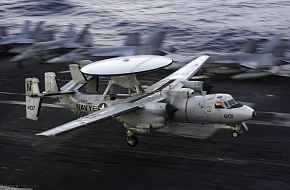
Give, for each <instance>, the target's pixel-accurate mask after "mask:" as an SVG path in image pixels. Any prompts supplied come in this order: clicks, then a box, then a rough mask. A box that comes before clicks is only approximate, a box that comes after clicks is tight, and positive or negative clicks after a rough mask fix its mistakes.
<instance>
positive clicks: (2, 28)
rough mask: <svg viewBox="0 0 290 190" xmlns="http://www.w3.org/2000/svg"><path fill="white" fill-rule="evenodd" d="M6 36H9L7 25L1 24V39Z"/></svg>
mask: <svg viewBox="0 0 290 190" xmlns="http://www.w3.org/2000/svg"><path fill="white" fill-rule="evenodd" d="M5 36H7V27H5V26H0V40H1V39H2V38H3V37H5Z"/></svg>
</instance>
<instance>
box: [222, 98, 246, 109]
mask: <svg viewBox="0 0 290 190" xmlns="http://www.w3.org/2000/svg"><path fill="white" fill-rule="evenodd" d="M224 105H225V106H226V108H227V109H231V108H238V107H242V106H243V104H240V103H238V102H236V101H235V100H234V99H230V100H228V101H224Z"/></svg>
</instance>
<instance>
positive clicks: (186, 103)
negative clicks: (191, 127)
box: [184, 92, 189, 123]
mask: <svg viewBox="0 0 290 190" xmlns="http://www.w3.org/2000/svg"><path fill="white" fill-rule="evenodd" d="M188 100H189V95H188V92H187V99H186V102H185V110H184V112H185V117H186V121H187V122H188V123H189V119H188V115H187V106H188Z"/></svg>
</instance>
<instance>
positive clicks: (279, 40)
mask: <svg viewBox="0 0 290 190" xmlns="http://www.w3.org/2000/svg"><path fill="white" fill-rule="evenodd" d="M282 45H283V34H277V35H274V36H273V37H272V38H271V39H270V40H269V41H268V42H266V43H265V44H264V47H263V49H262V51H261V52H262V53H275V51H276V50H277V49H279V48H280V47H281V46H282Z"/></svg>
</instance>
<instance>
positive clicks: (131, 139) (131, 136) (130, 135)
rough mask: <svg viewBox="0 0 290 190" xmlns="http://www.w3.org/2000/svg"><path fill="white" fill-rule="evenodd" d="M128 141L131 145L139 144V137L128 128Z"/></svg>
mask: <svg viewBox="0 0 290 190" xmlns="http://www.w3.org/2000/svg"><path fill="white" fill-rule="evenodd" d="M126 141H127V143H128V145H129V146H131V147H135V146H137V144H138V138H137V137H136V136H135V135H134V134H133V133H132V131H130V130H128V132H127V138H126Z"/></svg>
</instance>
